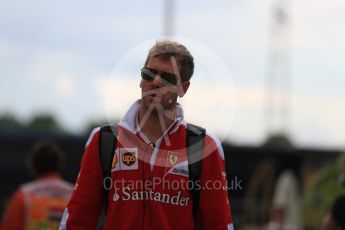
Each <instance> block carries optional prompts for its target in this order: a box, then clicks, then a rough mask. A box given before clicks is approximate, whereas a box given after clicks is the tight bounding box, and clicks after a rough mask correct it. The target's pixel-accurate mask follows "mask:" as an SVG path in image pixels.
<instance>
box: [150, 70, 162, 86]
mask: <svg viewBox="0 0 345 230" xmlns="http://www.w3.org/2000/svg"><path fill="white" fill-rule="evenodd" d="M152 84H153V85H156V86H161V85H162V79H161V75H160V73H157V74H156V76H155V77H154V78H153V81H152Z"/></svg>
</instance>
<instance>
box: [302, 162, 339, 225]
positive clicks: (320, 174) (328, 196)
mask: <svg viewBox="0 0 345 230" xmlns="http://www.w3.org/2000/svg"><path fill="white" fill-rule="evenodd" d="M343 160H344V156H340V157H339V158H337V159H336V160H335V161H332V162H330V163H329V164H327V165H325V166H324V167H323V168H321V169H320V170H318V171H317V172H316V173H314V175H313V176H312V178H311V182H310V184H309V186H308V187H307V188H306V190H305V192H304V196H303V203H302V215H303V217H302V220H303V223H304V226H305V228H308V229H321V227H322V221H323V218H324V216H325V215H326V213H327V212H328V211H329V209H330V208H331V205H332V203H333V201H334V199H335V198H336V197H337V196H338V195H340V194H342V193H344V192H345V190H344V188H342V187H341V186H340V184H339V181H338V178H339V175H340V174H341V172H342V170H343V169H342V167H343V164H342V163H343Z"/></svg>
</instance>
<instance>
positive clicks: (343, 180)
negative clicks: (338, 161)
mask: <svg viewBox="0 0 345 230" xmlns="http://www.w3.org/2000/svg"><path fill="white" fill-rule="evenodd" d="M339 182H340V184H341V186H342V187H345V158H344V160H343V172H342V174H341V175H340V180H339ZM323 229H325V230H334V229H342V230H345V194H343V195H340V196H338V197H337V198H336V199H335V201H334V202H333V205H332V208H331V210H330V212H329V213H327V214H326V216H325V217H324V220H323Z"/></svg>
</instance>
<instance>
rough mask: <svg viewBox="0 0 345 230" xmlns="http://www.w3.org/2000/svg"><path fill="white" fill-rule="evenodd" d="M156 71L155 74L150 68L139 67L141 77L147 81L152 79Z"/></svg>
mask: <svg viewBox="0 0 345 230" xmlns="http://www.w3.org/2000/svg"><path fill="white" fill-rule="evenodd" d="M156 75H157V73H156V74H155V73H154V72H153V71H152V70H148V69H146V68H142V69H141V78H142V79H144V80H147V81H152V80H153V79H154V78H155V76H156Z"/></svg>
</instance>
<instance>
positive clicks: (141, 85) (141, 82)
mask: <svg viewBox="0 0 345 230" xmlns="http://www.w3.org/2000/svg"><path fill="white" fill-rule="evenodd" d="M139 87H140V88H143V80H142V79H141V80H140V84H139Z"/></svg>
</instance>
